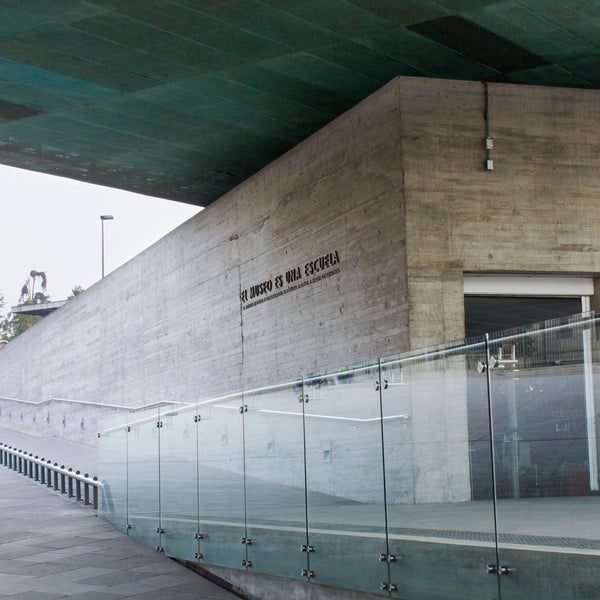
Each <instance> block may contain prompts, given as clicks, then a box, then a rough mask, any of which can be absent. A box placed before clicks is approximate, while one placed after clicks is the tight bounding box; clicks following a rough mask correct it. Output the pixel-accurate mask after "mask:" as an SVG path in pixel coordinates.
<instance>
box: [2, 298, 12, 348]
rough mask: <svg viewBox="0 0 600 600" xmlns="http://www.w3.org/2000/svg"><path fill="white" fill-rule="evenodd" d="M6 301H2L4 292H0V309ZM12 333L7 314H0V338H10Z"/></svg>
mask: <svg viewBox="0 0 600 600" xmlns="http://www.w3.org/2000/svg"><path fill="white" fill-rule="evenodd" d="M5 304H6V303H5V302H4V294H0V310H2V309H3V308H4V305H5ZM11 333H12V328H11V322H10V319H9V318H8V317H7V316H4V315H3V316H1V317H0V340H6V341H8V340H10V339H12V336H11Z"/></svg>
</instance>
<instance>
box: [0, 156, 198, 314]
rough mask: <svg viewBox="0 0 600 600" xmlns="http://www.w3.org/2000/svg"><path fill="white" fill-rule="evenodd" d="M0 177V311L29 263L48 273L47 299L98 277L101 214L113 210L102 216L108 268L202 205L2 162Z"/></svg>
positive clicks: (11, 301)
mask: <svg viewBox="0 0 600 600" xmlns="http://www.w3.org/2000/svg"><path fill="white" fill-rule="evenodd" d="M0 182H1V183H0V190H1V194H0V294H2V295H3V296H4V301H5V306H4V308H0V315H5V314H6V313H7V312H9V311H10V306H11V305H15V304H17V302H18V300H19V295H20V292H21V288H22V287H23V284H24V283H25V280H26V279H27V277H28V275H29V272H30V271H31V270H35V271H44V272H45V273H46V277H47V281H48V287H47V292H46V293H47V294H50V300H64V299H65V298H66V297H67V296H68V295H69V294H71V291H72V289H73V288H74V287H75V286H77V285H80V286H81V287H83V288H84V289H87V288H88V287H90V286H92V285H93V284H94V283H95V282H97V281H98V280H99V279H101V276H102V223H101V220H100V215H112V216H113V217H114V219H113V220H111V221H105V223H104V261H105V262H104V272H105V274H108V273H110V272H111V271H113V270H115V269H117V268H118V267H119V266H121V265H122V264H124V263H125V262H127V261H128V260H130V259H131V258H133V257H134V256H136V255H137V254H139V253H140V252H141V251H142V250H145V249H146V248H147V247H148V246H151V245H152V244H153V243H154V242H155V241H157V240H159V239H160V238H161V237H163V236H164V235H166V234H167V233H169V232H170V231H172V230H173V229H175V228H176V227H177V226H178V225H179V224H181V223H183V222H184V221H187V220H188V219H189V218H190V217H192V216H193V215H195V214H196V213H198V212H199V210H201V209H200V208H199V207H198V206H191V205H189V204H183V203H181V202H173V201H169V200H163V199H159V198H151V197H148V196H141V195H139V194H133V193H130V192H125V191H122V190H115V189H112V188H106V187H102V186H97V185H91V184H88V183H82V182H79V181H74V180H71V179H63V178H61V177H54V176H50V175H43V174H41V173H34V172H32V171H25V170H23V169H14V168H11V167H6V166H3V165H0ZM36 290H38V291H39V288H37V284H36Z"/></svg>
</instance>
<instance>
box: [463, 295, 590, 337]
mask: <svg viewBox="0 0 600 600" xmlns="http://www.w3.org/2000/svg"><path fill="white" fill-rule="evenodd" d="M580 312H581V298H552V297H534V296H526V297H525V296H520V297H519V296H465V337H468V338H470V337H475V336H479V335H483V334H484V333H491V332H492V331H500V330H503V329H510V328H512V327H522V326H523V325H529V324H530V323H537V322H539V321H547V320H548V319H557V318H560V317H567V316H569V315H574V314H576V313H580Z"/></svg>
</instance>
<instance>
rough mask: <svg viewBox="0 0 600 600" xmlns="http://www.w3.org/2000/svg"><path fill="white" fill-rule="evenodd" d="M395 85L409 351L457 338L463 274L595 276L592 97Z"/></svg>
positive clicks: (595, 119) (518, 88)
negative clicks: (488, 142) (489, 141)
mask: <svg viewBox="0 0 600 600" xmlns="http://www.w3.org/2000/svg"><path fill="white" fill-rule="evenodd" d="M487 87H488V98H489V106H488V111H487V112H488V117H489V119H488V120H489V135H490V136H491V137H492V138H493V140H494V148H493V150H491V152H490V155H491V158H492V159H493V166H494V168H493V170H492V171H487V170H486V169H485V161H486V158H487V155H486V150H485V137H486V122H485V112H486V110H485V109H486V104H485V88H484V86H483V84H482V83H480V82H465V81H461V82H453V81H443V80H428V79H403V80H401V84H400V87H399V103H400V105H401V130H402V135H401V143H402V156H403V168H404V183H405V185H404V196H405V201H406V231H407V241H406V243H407V257H408V299H409V307H410V316H409V328H410V337H411V339H410V345H411V347H412V348H421V347H424V346H427V345H431V344H435V343H439V342H442V341H449V340H452V339H458V338H460V337H462V336H463V335H464V314H463V300H462V296H463V287H462V286H463V283H462V276H463V273H464V272H487V273H497V272H508V273H523V272H526V273H540V274H563V275H565V274H579V275H592V276H595V275H596V274H597V273H598V272H600V209H599V204H598V191H599V187H600V177H599V170H598V166H599V157H600V144H599V142H598V140H600V102H599V101H600V93H599V92H598V91H591V90H576V89H561V88H543V87H532V86H522V85H507V84H488V86H487Z"/></svg>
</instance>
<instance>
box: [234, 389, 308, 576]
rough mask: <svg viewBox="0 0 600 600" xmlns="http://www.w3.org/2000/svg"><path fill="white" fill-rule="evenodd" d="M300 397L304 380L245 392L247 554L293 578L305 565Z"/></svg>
mask: <svg viewBox="0 0 600 600" xmlns="http://www.w3.org/2000/svg"><path fill="white" fill-rule="evenodd" d="M301 398H302V382H297V383H292V384H289V385H283V386H277V387H273V388H267V389H263V390H257V391H253V392H250V393H246V394H245V395H244V401H245V403H246V404H247V406H248V412H247V413H246V414H245V422H244V426H245V439H246V510H247V520H248V530H247V531H248V538H249V539H250V540H251V545H249V547H248V558H249V559H250V560H251V561H252V570H253V571H256V572H263V573H271V574H273V575H278V576H280V577H291V578H300V577H301V573H302V570H303V569H307V568H308V564H307V553H303V552H302V551H301V547H302V545H304V546H306V544H307V537H306V502H305V485H304V432H303V422H302V407H303V403H301V402H299V400H300V399H301Z"/></svg>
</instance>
